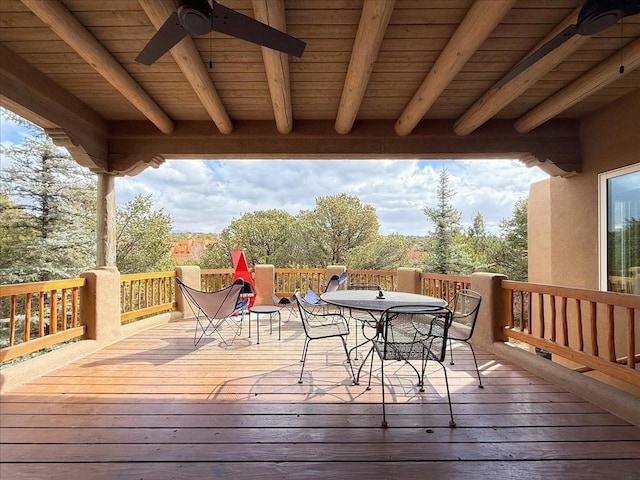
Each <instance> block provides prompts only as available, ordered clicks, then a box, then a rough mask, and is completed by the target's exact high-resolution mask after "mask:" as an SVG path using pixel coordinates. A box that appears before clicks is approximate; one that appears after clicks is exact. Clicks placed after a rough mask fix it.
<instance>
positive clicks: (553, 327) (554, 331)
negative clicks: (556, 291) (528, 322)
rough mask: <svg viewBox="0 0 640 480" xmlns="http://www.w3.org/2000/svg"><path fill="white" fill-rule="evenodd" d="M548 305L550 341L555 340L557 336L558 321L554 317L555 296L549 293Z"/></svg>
mask: <svg viewBox="0 0 640 480" xmlns="http://www.w3.org/2000/svg"><path fill="white" fill-rule="evenodd" d="M549 306H550V307H551V341H552V342H555V341H556V338H557V333H558V332H557V328H558V321H557V318H556V296H555V295H549Z"/></svg>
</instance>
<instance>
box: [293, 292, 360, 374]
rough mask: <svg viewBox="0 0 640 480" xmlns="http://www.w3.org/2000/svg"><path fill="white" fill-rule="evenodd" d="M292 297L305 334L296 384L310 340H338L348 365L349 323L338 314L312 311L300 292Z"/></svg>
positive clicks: (302, 370) (304, 361) (310, 305)
mask: <svg viewBox="0 0 640 480" xmlns="http://www.w3.org/2000/svg"><path fill="white" fill-rule="evenodd" d="M294 296H295V298H296V301H297V303H298V311H299V312H300V319H301V320H302V326H303V328H304V333H305V340H304V347H303V349H302V357H301V358H300V361H301V362H302V368H301V369H300V379H299V380H298V383H302V374H303V372H304V366H305V363H306V361H307V351H308V350H309V343H311V341H312V340H319V339H321V338H333V337H336V338H340V340H341V341H342V346H343V347H344V353H345V356H346V358H347V363H350V361H349V352H348V351H347V341H346V337H347V336H348V335H349V323H348V322H347V319H346V318H344V316H343V315H342V314H341V313H340V312H337V311H336V312H331V313H324V312H322V313H321V312H319V311H316V310H314V309H313V307H314V306H313V305H312V304H309V303H307V302H306V300H305V299H304V298H303V297H302V295H300V292H296V293H295V294H294Z"/></svg>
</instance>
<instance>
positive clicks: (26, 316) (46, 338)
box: [0, 278, 86, 362]
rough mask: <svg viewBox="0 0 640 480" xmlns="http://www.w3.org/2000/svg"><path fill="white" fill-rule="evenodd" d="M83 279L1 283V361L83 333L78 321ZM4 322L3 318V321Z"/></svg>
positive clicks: (78, 336) (77, 336)
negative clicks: (12, 283)
mask: <svg viewBox="0 0 640 480" xmlns="http://www.w3.org/2000/svg"><path fill="white" fill-rule="evenodd" d="M84 285H85V279H84V278H72V279H68V280H53V281H48V282H34V283H21V284H15V285H0V318H2V319H6V324H5V325H2V326H1V331H2V335H1V337H0V338H1V340H2V346H1V347H0V362H5V361H8V360H12V359H14V358H17V357H20V356H23V355H29V354H31V353H34V352H37V351H38V350H42V349H44V348H47V347H50V346H52V345H56V344H59V343H63V342H66V341H69V340H72V339H75V338H80V337H82V336H84V334H85V330H86V329H85V326H83V325H81V320H80V288H82V287H83V286H84ZM3 322H4V321H3Z"/></svg>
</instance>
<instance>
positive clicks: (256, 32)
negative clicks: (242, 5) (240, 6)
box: [211, 2, 307, 57]
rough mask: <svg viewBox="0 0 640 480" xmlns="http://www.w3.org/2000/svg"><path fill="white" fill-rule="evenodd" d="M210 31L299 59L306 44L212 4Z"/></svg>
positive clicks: (215, 3)
mask: <svg viewBox="0 0 640 480" xmlns="http://www.w3.org/2000/svg"><path fill="white" fill-rule="evenodd" d="M211 23H212V24H211V29H212V30H215V31H216V32H220V33H225V34H227V35H231V36H232V37H236V38H241V39H243V40H248V41H249V42H252V43H256V44H258V45H262V46H264V47H268V48H272V49H274V50H279V51H280V52H284V53H287V54H289V55H294V56H296V57H301V56H302V52H304V48H305V47H306V45H307V44H306V43H305V42H303V41H302V40H298V39H297V38H295V37H292V36H291V35H289V34H288V33H284V32H281V31H280V30H277V29H275V28H273V27H270V26H269V25H266V24H264V23H262V22H259V21H257V20H255V19H253V18H251V17H247V16H246V15H243V14H242V13H239V12H237V11H235V10H232V9H230V8H227V7H225V6H224V5H221V4H219V3H218V2H213V18H212V21H211Z"/></svg>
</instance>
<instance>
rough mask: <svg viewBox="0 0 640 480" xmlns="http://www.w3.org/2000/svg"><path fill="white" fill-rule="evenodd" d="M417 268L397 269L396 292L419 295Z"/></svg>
mask: <svg viewBox="0 0 640 480" xmlns="http://www.w3.org/2000/svg"><path fill="white" fill-rule="evenodd" d="M421 272H422V270H420V269H419V268H409V267H400V268H398V283H397V285H396V290H397V291H398V292H407V293H420V273H421Z"/></svg>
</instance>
